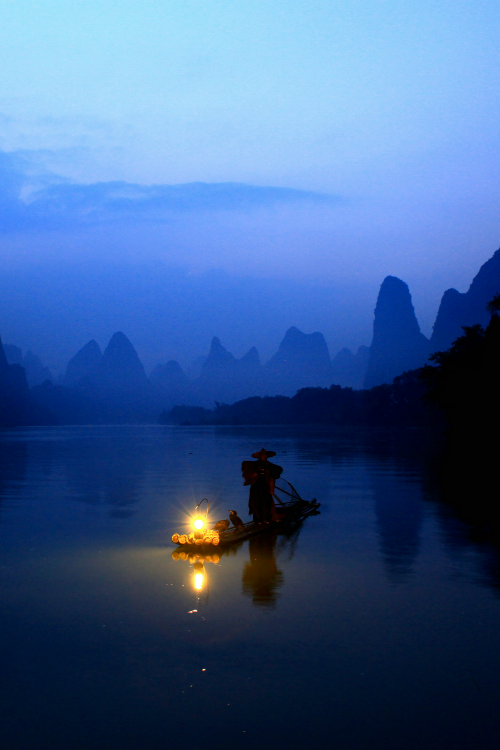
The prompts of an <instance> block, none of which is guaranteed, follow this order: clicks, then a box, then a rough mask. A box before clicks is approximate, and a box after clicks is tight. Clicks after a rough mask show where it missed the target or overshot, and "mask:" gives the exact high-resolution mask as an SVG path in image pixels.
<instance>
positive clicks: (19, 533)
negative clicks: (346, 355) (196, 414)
mask: <svg viewBox="0 0 500 750" xmlns="http://www.w3.org/2000/svg"><path fill="white" fill-rule="evenodd" d="M429 440H430V439H429V438H428V439H427V443H429ZM421 443H422V436H421V435H420V434H419V433H416V432H409V433H403V432H402V433H398V432H392V433H391V432H387V433H384V432H383V431H363V432H360V431H359V430H358V431H349V430H344V431H331V430H328V429H324V428H321V429H316V428H306V429H304V428H277V427H276V428H268V427H265V428H243V427H238V428H211V427H160V426H158V427H156V426H152V427H150V426H148V427H144V426H138V427H128V426H126V427H121V426H120V427H94V428H90V427H71V428H42V429H23V430H17V431H10V432H5V433H2V434H1V435H0V540H1V548H2V552H1V560H0V564H1V568H0V579H1V595H2V612H1V620H0V623H1V624H0V648H1V652H2V665H1V681H2V696H1V707H2V720H1V722H0V747H1V748H2V750H44V749H45V748H51V750H101V749H102V750H114V749H115V748H117V749H118V748H119V749H120V750H157V749H158V750H159V749H160V748H161V749H162V750H163V749H164V748H169V747H174V748H193V749H199V750H215V749H216V748H217V749H219V748H229V749H231V750H232V748H255V749H256V750H266V749H267V748H282V747H287V748H292V749H295V748H309V747H317V746H318V743H321V746H328V747H331V748H335V749H336V750H358V749H361V748H370V750H378V749H379V748H380V750H403V748H404V750H423V749H424V748H425V750H431V749H433V748H436V750H448V749H449V750H461V749H462V748H463V750H471V749H472V748H474V749H476V748H477V750H487V749H489V748H495V750H496V748H497V747H498V746H499V741H500V733H499V729H500V711H499V699H500V669H499V667H500V601H499V594H498V577H497V575H496V571H497V570H498V553H497V550H496V549H495V548H494V547H493V546H492V545H489V544H488V543H487V541H484V540H482V539H481V538H477V533H476V532H475V531H474V530H471V529H470V528H468V527H467V524H466V523H465V522H463V521H461V520H459V519H458V518H457V517H456V515H455V514H454V512H453V510H452V509H450V508H449V507H448V506H445V505H444V504H443V503H442V502H441V500H440V497H439V489H438V486H437V485H436V483H435V481H434V480H433V476H432V471H430V470H429V468H428V464H427V463H426V460H424V458H423V456H422V445H421ZM262 445H264V446H265V447H267V448H268V449H271V448H272V449H274V450H276V451H277V452H278V455H277V457H276V458H275V459H274V461H275V462H277V463H279V464H281V465H282V466H283V467H284V468H285V472H284V476H285V477H286V478H288V479H289V480H290V481H292V483H293V484H295V485H296V486H297V488H298V489H299V490H300V491H301V493H302V494H303V495H304V496H305V497H308V498H311V497H316V498H318V500H319V501H320V502H321V503H322V506H321V515H318V516H316V517H312V518H309V519H307V520H306V521H305V523H304V524H303V526H302V527H301V528H299V529H296V530H295V531H294V533H291V534H288V535H285V534H280V535H275V534H272V533H271V534H270V535H268V536H267V537H260V538H258V539H256V540H255V541H254V542H253V543H251V546H250V548H249V544H248V542H247V543H244V544H243V545H242V546H241V547H240V548H238V549H237V550H233V552H232V553H231V554H222V555H221V556H220V560H217V556H216V557H215V558H212V561H210V560H207V561H206V562H205V571H206V572H205V577H204V581H203V589H202V591H201V592H198V593H197V592H196V590H195V589H194V586H193V576H194V571H193V566H192V564H190V562H189V560H182V559H179V560H175V559H173V558H172V552H173V550H174V545H172V544H171V542H170V537H171V535H172V533H173V532H174V531H175V530H179V529H181V528H183V523H184V521H185V519H186V514H187V513H188V512H189V511H190V510H192V508H193V506H194V505H195V503H196V502H198V501H199V500H200V499H201V498H202V497H204V496H206V497H208V498H209V500H210V503H211V507H212V509H213V512H212V513H211V515H212V518H213V519H214V520H217V519H219V518H223V517H227V510H228V509H229V508H235V509H237V510H238V511H239V512H240V515H242V516H243V517H244V519H245V520H246V498H247V492H248V488H244V487H243V486H242V480H241V477H240V473H239V467H240V462H241V460H242V459H245V458H246V459H247V458H249V457H250V456H249V454H251V453H253V452H254V451H255V450H257V449H260V448H261V447H262Z"/></svg>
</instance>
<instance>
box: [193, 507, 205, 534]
mask: <svg viewBox="0 0 500 750" xmlns="http://www.w3.org/2000/svg"><path fill="white" fill-rule="evenodd" d="M203 502H205V503H206V504H207V507H206V510H205V516H204V517H203V513H202V511H201V510H200V505H201V504H202V503H203ZM207 521H208V500H207V498H206V497H204V498H203V500H200V502H199V503H198V505H197V506H196V508H195V509H194V518H193V526H194V528H195V531H197V532H198V534H199V533H200V532H201V530H202V529H203V527H204V526H206V525H207ZM198 538H199V537H198Z"/></svg>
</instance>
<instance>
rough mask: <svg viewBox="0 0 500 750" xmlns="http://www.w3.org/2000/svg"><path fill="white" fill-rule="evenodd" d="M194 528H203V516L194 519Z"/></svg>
mask: <svg viewBox="0 0 500 750" xmlns="http://www.w3.org/2000/svg"><path fill="white" fill-rule="evenodd" d="M194 528H195V529H202V528H203V521H202V520H201V518H195V519H194Z"/></svg>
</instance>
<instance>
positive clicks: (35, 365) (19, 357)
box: [4, 344, 53, 388]
mask: <svg viewBox="0 0 500 750" xmlns="http://www.w3.org/2000/svg"><path fill="white" fill-rule="evenodd" d="M4 352H5V356H6V357H7V362H8V363H9V364H11V365H21V367H24V370H25V372H26V380H27V382H28V385H29V386H30V388H32V387H33V386H34V385H40V384H41V383H43V382H44V381H45V380H53V377H52V373H51V371H50V370H49V368H48V367H45V365H44V364H43V363H42V361H41V359H40V357H37V355H36V354H33V352H31V351H27V352H26V354H25V355H24V356H23V353H22V350H21V349H20V348H19V347H18V346H14V345H13V344H5V345H4Z"/></svg>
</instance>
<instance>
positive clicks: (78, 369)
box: [64, 339, 102, 386]
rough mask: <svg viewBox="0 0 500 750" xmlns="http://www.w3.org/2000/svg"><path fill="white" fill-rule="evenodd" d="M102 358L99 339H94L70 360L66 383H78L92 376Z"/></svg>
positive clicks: (70, 384)
mask: <svg viewBox="0 0 500 750" xmlns="http://www.w3.org/2000/svg"><path fill="white" fill-rule="evenodd" d="M101 359H102V352H101V348H100V346H99V344H98V343H97V341H94V339H92V340H91V341H89V342H88V344H85V346H84V347H82V348H81V349H80V351H78V352H77V353H76V354H75V356H74V357H72V358H71V359H70V361H69V362H68V366H67V368H66V375H65V376H64V385H69V386H72V385H77V384H78V383H80V382H81V381H82V380H83V379H84V378H88V377H92V374H93V373H94V372H95V370H96V369H97V367H98V365H99V363H100V361H101Z"/></svg>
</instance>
